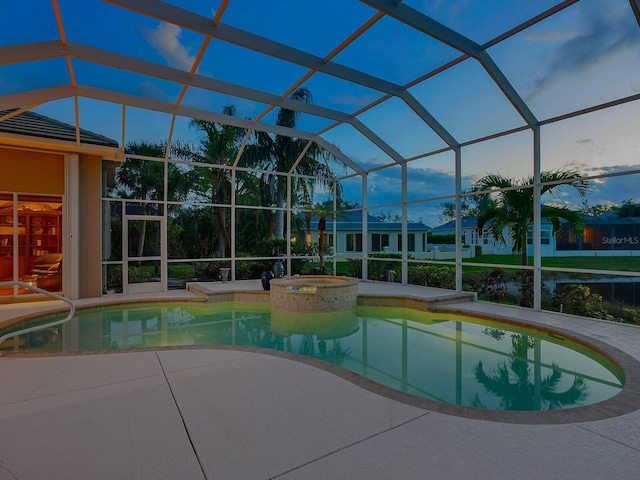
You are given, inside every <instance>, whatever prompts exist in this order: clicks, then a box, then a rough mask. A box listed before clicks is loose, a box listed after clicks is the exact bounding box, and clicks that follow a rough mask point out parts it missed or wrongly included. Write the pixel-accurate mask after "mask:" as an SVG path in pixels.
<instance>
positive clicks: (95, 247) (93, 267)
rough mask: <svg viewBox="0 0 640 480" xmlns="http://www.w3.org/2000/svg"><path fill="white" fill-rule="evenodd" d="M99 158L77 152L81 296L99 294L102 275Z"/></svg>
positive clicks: (95, 295)
mask: <svg viewBox="0 0 640 480" xmlns="http://www.w3.org/2000/svg"><path fill="white" fill-rule="evenodd" d="M100 166H101V159H100V157H98V156H93V155H80V168H79V170H80V171H79V176H80V186H79V197H80V205H79V212H78V214H79V224H80V238H79V244H80V256H79V257H80V268H79V272H78V274H79V277H80V278H79V291H78V293H79V295H80V298H87V297H99V296H100V295H102V279H101V278H102V276H101V264H100V257H101V249H102V241H101V239H100V234H101V227H100V219H101V208H100V203H101V188H100V168H101V167H100Z"/></svg>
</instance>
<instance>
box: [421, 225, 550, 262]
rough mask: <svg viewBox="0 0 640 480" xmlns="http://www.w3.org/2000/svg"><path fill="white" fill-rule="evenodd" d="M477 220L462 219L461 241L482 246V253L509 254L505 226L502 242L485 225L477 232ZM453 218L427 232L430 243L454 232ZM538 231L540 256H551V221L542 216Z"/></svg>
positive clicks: (511, 244) (529, 242)
mask: <svg viewBox="0 0 640 480" xmlns="http://www.w3.org/2000/svg"><path fill="white" fill-rule="evenodd" d="M477 224H478V222H477V220H476V218H475V217H468V218H463V219H462V239H461V242H462V244H464V245H469V246H471V247H474V246H475V245H480V246H482V253H484V254H511V253H512V249H513V242H512V241H511V236H510V232H509V229H508V228H505V229H504V231H503V232H502V235H503V237H504V242H501V241H498V240H496V239H495V238H494V237H493V235H491V233H490V231H489V229H488V228H487V226H485V228H484V229H483V230H482V234H481V235H480V233H479V232H478V229H477V228H476V227H477ZM490 224H491V221H490V222H488V224H487V225H490ZM455 227H456V224H455V220H452V221H450V222H447V223H444V224H442V225H440V226H438V227H435V228H434V229H433V230H432V231H431V232H430V234H429V236H430V238H434V237H435V239H434V240H431V241H430V243H434V242H435V243H437V235H451V234H455ZM540 228H541V232H540V246H541V249H542V252H541V254H542V256H553V255H554V253H555V243H554V242H552V241H551V237H552V233H551V232H552V230H553V227H552V225H551V223H550V222H549V221H548V220H547V219H545V218H543V219H542V222H541V225H540ZM532 233H533V232H532V231H530V236H529V239H528V244H529V247H528V249H529V255H533V245H532V242H531V240H532Z"/></svg>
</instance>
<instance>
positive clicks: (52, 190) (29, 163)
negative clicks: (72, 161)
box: [0, 147, 64, 195]
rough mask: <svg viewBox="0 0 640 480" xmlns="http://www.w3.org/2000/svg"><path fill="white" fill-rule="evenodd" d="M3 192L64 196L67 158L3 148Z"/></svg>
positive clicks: (0, 160) (0, 163)
mask: <svg viewBox="0 0 640 480" xmlns="http://www.w3.org/2000/svg"><path fill="white" fill-rule="evenodd" d="M0 167H1V168H2V170H1V172H2V175H0V191H4V192H18V193H38V194H48V195H64V155H63V154H59V153H46V152H38V151H32V150H20V149H15V148H2V147H0Z"/></svg>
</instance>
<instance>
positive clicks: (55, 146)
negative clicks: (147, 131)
mask: <svg viewBox="0 0 640 480" xmlns="http://www.w3.org/2000/svg"><path fill="white" fill-rule="evenodd" d="M0 146H11V147H22V148H31V149H35V150H48V151H56V152H65V153H81V154H86V155H98V156H100V157H102V158H103V159H105V160H116V161H120V162H122V161H124V153H123V152H122V150H121V149H120V148H117V147H108V146H106V145H94V144H91V143H80V144H79V145H78V144H76V143H74V142H66V141H64V140H56V139H52V138H38V137H31V136H28V135H18V134H13V133H5V132H3V133H0Z"/></svg>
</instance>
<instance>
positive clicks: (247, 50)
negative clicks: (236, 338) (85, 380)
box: [0, 0, 640, 314]
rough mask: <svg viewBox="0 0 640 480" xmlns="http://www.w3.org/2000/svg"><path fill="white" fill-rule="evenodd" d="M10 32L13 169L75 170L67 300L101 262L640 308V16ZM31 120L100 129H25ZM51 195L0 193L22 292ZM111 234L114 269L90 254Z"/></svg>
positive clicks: (331, 14)
mask: <svg viewBox="0 0 640 480" xmlns="http://www.w3.org/2000/svg"><path fill="white" fill-rule="evenodd" d="M0 24H1V31H2V33H1V34H0V111H1V112H2V113H0V147H1V148H3V150H0V153H2V152H5V154H4V157H5V158H3V159H0V166H1V165H2V163H3V161H4V160H5V159H6V158H8V154H6V152H7V151H11V152H15V151H28V152H34V151H35V152H61V151H62V152H64V155H65V159H64V162H66V163H65V167H64V168H65V174H64V175H65V189H64V191H61V192H58V193H57V194H56V195H58V197H56V199H57V200H56V201H59V204H60V205H62V206H61V207H60V212H61V217H62V224H61V225H59V227H58V229H61V231H64V236H63V238H62V240H61V242H60V246H59V250H60V252H59V253H61V254H62V255H63V256H64V258H68V259H69V265H68V267H69V268H68V269H67V270H66V272H65V275H67V276H66V277H65V280H64V283H63V284H61V285H62V286H61V287H60V288H62V289H63V290H64V289H67V290H69V291H71V290H73V288H76V289H77V288H81V287H79V286H78V285H76V284H77V283H82V282H81V281H80V282H79V281H78V280H77V279H76V280H74V278H79V277H78V275H82V271H83V269H84V268H85V265H86V264H87V262H91V264H92V265H93V264H94V263H96V262H98V260H97V257H99V259H100V260H99V262H98V263H97V268H98V269H99V270H100V275H99V276H100V280H99V281H100V289H101V291H102V293H105V294H106V293H111V292H120V291H124V292H125V293H126V292H127V291H136V288H137V289H142V290H144V289H151V290H152V289H161V290H162V289H168V288H173V287H176V286H177V287H180V286H182V285H184V283H185V282H186V281H207V280H211V281H219V280H221V279H223V276H224V278H225V279H226V278H227V277H226V275H228V279H229V280H231V281H234V280H241V279H251V278H253V279H257V278H258V277H259V275H260V272H261V271H262V270H265V269H269V268H270V267H271V265H273V263H274V262H275V261H277V260H283V262H284V266H285V273H286V274H287V275H297V274H305V273H311V272H317V271H318V270H319V269H320V268H321V267H322V268H323V272H324V263H325V262H326V270H327V271H329V272H331V273H335V274H346V275H349V276H355V277H359V278H362V279H369V280H372V281H394V282H398V283H402V284H418V285H430V286H436V287H442V288H448V289H454V290H458V291H462V290H469V291H476V292H478V294H479V295H480V297H481V298H482V299H485V300H489V301H497V302H505V301H506V302H509V301H513V302H515V303H518V302H519V303H520V305H522V306H527V307H531V308H534V309H536V310H539V309H545V308H547V309H558V308H560V309H562V308H564V305H566V304H568V302H569V300H568V299H567V298H564V299H563V297H562V296H561V295H560V292H561V291H562V288H563V287H565V286H566V285H570V284H579V285H582V286H585V285H586V286H588V287H589V291H588V292H586V294H587V295H591V294H598V295H600V296H601V297H602V298H603V300H604V301H606V302H609V303H610V304H611V305H614V306H615V308H617V309H618V310H619V311H622V310H623V309H625V308H629V309H637V307H638V305H639V304H640V292H638V288H639V287H638V285H639V283H638V282H639V278H640V260H639V259H640V241H639V239H640V229H639V228H638V224H640V196H639V195H638V190H637V185H638V179H639V177H638V174H639V173H640V159H639V158H638V157H639V155H640V153H639V152H640V133H639V132H640V129H638V128H637V124H638V119H639V118H640V102H639V100H640V58H639V54H638V52H640V2H638V0H581V1H575V0H572V1H562V2H558V1H553V0H536V1H526V2H522V1H520V0H509V1H500V2H497V1H490V2H480V1H476V2H468V1H462V0H461V1H449V2H431V1H423V0H404V1H402V0H386V1H384V0H369V1H366V0H363V1H356V0H348V1H345V0H323V1H312V2H293V1H272V2H261V1H249V0H228V1H224V0H222V1H221V0H209V1H204V0H193V1H189V2H183V1H177V0H174V1H155V0H112V1H99V0H38V1H36V2H9V3H6V4H3V5H1V6H0ZM26 112H32V113H36V114H39V115H42V116H45V117H48V118H50V119H55V120H56V121H59V122H62V123H64V124H67V125H68V126H71V128H72V129H75V136H72V137H71V138H68V139H55V140H52V139H50V136H48V134H47V132H37V133H34V132H32V131H24V132H21V131H18V132H16V131H15V130H13V129H9V128H4V129H3V128H2V126H3V124H4V125H5V127H6V126H7V125H9V122H11V121H12V120H14V121H15V120H16V119H17V118H19V117H20V116H21V115H23V114H24V113H26ZM82 132H94V133H97V134H99V135H101V136H104V137H105V138H107V139H111V140H113V141H115V144H117V146H113V145H112V144H111V143H110V142H103V144H101V145H96V144H90V143H87V142H86V137H83V135H82ZM35 137H38V139H37V140H34V138H35ZM74 137H75V141H74V140H73V138H74ZM82 155H97V156H99V157H100V159H101V164H100V168H99V172H98V171H97V170H96V171H95V172H93V174H91V173H90V172H88V170H89V168H88V167H87V166H86V165H85V164H84V163H83V161H84V160H83V157H82ZM12 158H13V157H12ZM17 164H18V163H16V165H17ZM71 165H75V166H73V167H72V166H71ZM74 169H75V170H74ZM74 171H76V173H77V175H76V176H74V174H73V173H72V172H74ZM39 174H40V173H39V172H38V171H35V172H32V175H33V176H35V177H37V176H38V175H39ZM91 175H94V176H96V175H97V176H99V180H96V178H94V177H91V178H93V180H92V181H93V182H97V183H91V185H92V187H91V188H89V187H83V179H84V178H85V177H86V178H88V177H90V176H91ZM74 178H75V179H76V180H74ZM77 179H80V180H79V185H78V188H77V189H76V190H73V191H70V190H69V188H68V187H69V186H71V185H73V182H74V181H78V180H77ZM94 187H95V188H94ZM24 188H27V187H24ZM96 190H99V195H98V192H97V191H96ZM45 193H46V192H45ZM35 194H42V192H40V191H38V192H35V191H33V192H32V191H28V189H27V190H25V189H23V188H22V187H21V188H12V185H11V183H10V181H5V182H4V183H0V200H1V201H2V204H0V209H1V210H2V211H1V212H0V213H2V215H0V217H4V218H5V219H6V221H4V223H0V249H2V251H1V252H0V255H2V256H5V257H7V259H8V260H6V262H5V263H6V265H7V266H6V267H4V269H0V273H2V275H3V276H4V277H6V279H14V280H18V279H19V278H21V277H23V276H24V275H23V274H27V273H29V270H30V269H31V266H32V265H31V264H29V263H28V262H26V261H25V263H24V266H23V265H22V263H21V260H20V258H22V257H21V255H23V254H22V253H21V251H22V250H21V248H23V247H24V249H25V250H30V252H31V254H34V255H33V256H34V257H35V256H36V255H35V253H39V254H40V255H39V256H41V254H42V252H43V251H45V249H43V248H38V247H41V245H37V244H36V243H33V244H31V243H29V242H30V241H31V240H30V235H31V234H30V233H29V231H28V230H29V228H30V227H29V225H26V226H25V227H26V230H25V231H24V233H20V232H21V230H20V228H19V227H15V228H14V227H13V226H12V225H14V224H15V225H19V224H20V222H21V220H20V219H21V218H22V217H21V215H22V214H21V211H22V210H21V209H24V208H29V207H28V205H27V204H28V201H27V200H28V199H31V198H32V197H33V196H34V195H35ZM36 200H37V199H36ZM84 202H93V203H94V204H95V205H98V207H96V211H95V215H90V214H83V213H82V209H83V208H84V207H83V206H82V205H84ZM41 203H42V202H41ZM77 203H80V206H79V207H78V206H77V205H76V204H77ZM74 205H76V206H74ZM25 206H26V207H25ZM83 215H85V216H83ZM97 217H99V219H100V220H99V224H98V223H96V222H95V220H96V218H97ZM25 218H31V216H30V215H26V214H25ZM86 218H91V219H93V220H92V222H93V223H92V222H89V223H90V224H91V225H88V224H86V225H85V220H84V219H86ZM323 220H325V221H326V229H322V228H319V226H320V225H322V224H323V223H324V221H323ZM29 221H30V220H29ZM25 222H27V221H26V220H25ZM319 224H320V225H319ZM420 225H422V226H424V228H423V227H419V226H420ZM356 227H357V228H356ZM88 229H93V230H95V231H96V232H98V233H99V235H98V236H99V238H100V246H99V248H100V253H99V255H92V254H90V253H87V252H88V251H89V250H88V248H89V247H87V248H85V249H84V250H83V248H79V249H74V248H75V247H74V245H75V244H74V242H77V241H78V240H77V239H78V237H82V235H83V234H84V235H86V231H87V230H88ZM358 229H359V230H358ZM37 231H40V230H37ZM46 231H47V230H44V232H46ZM21 235H24V237H25V240H24V242H26V247H25V244H24V243H21V242H22V240H21ZM42 235H46V233H43V234H42ZM4 237H6V241H5V240H3V239H2V238H4ZM320 239H321V240H320ZM40 241H41V242H42V241H43V240H42V239H40ZM33 242H37V239H36V237H33ZM27 247H29V248H27ZM47 251H48V250H47ZM76 251H77V252H78V253H74V252H76ZM24 255H26V253H25V254H24ZM31 263H33V262H31ZM496 269H500V272H502V273H500V274H498V273H496V272H497V270H496ZM390 271H392V272H394V274H392V275H391V276H390V275H389V272H390ZM227 272H228V273H227ZM500 275H502V276H500ZM4 277H3V278H4ZM554 292H555V293H556V295H555V296H554ZM583 293H585V292H583ZM75 295H76V296H77V295H78V294H77V293H76V294H75ZM525 296H526V297H527V299H526V301H522V298H523V297H525ZM517 297H520V300H519V301H518V300H513V299H514V298H517ZM509 299H511V300H509ZM563 302H564V303H563ZM559 305H560V306H559ZM581 313H583V314H584V313H585V312H581ZM587 313H588V312H587Z"/></svg>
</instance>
